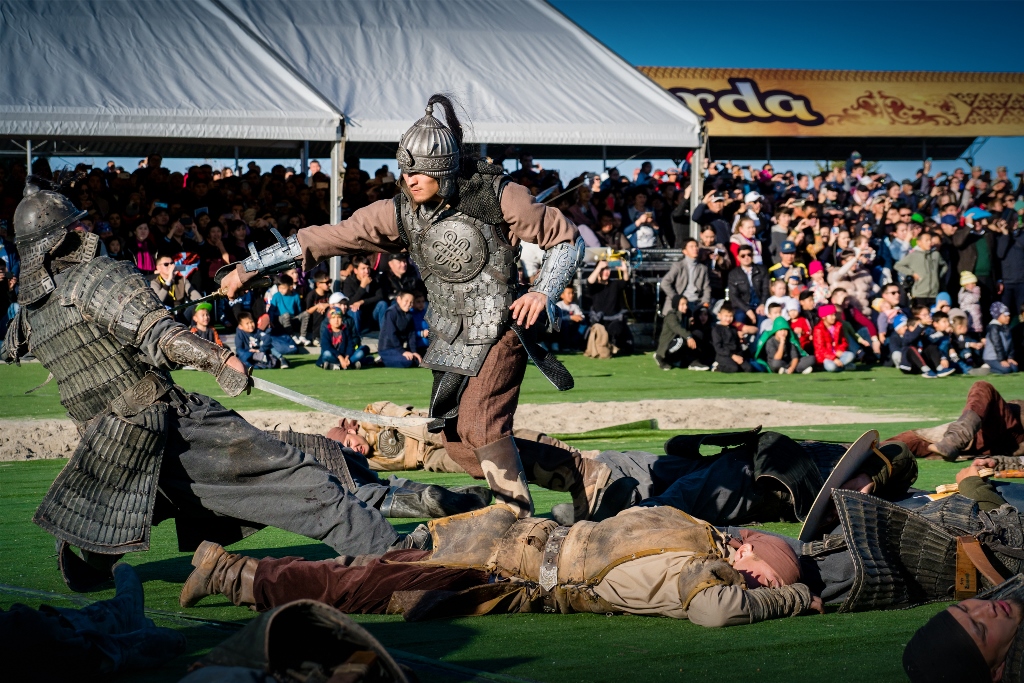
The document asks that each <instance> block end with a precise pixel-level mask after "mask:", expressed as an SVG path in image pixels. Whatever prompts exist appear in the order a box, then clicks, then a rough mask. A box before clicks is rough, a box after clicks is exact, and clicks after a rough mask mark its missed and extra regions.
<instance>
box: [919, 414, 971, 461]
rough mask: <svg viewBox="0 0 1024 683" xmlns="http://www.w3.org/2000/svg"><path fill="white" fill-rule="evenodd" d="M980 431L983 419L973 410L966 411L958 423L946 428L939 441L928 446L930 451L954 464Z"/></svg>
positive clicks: (952, 423)
mask: <svg viewBox="0 0 1024 683" xmlns="http://www.w3.org/2000/svg"><path fill="white" fill-rule="evenodd" d="M979 429H981V417H980V416H979V415H978V414H977V413H975V412H974V411H973V410H965V411H964V412H963V415H961V416H960V417H959V419H957V421H956V422H951V423H950V424H949V426H948V427H946V433H945V434H944V435H943V437H942V438H941V439H940V440H939V441H937V442H935V443H933V444H930V445H929V446H928V450H930V451H931V452H932V453H937V454H939V455H941V456H942V459H943V460H948V461H949V462H953V461H954V460H956V457H957V456H958V455H960V452H961V451H963V450H966V449H967V447H968V446H970V445H971V442H972V441H974V435H975V434H977V433H978V430H979Z"/></svg>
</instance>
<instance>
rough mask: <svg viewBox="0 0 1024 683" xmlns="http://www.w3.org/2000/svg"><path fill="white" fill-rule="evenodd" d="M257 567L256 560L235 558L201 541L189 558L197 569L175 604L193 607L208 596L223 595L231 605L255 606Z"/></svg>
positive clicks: (217, 546)
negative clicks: (254, 585)
mask: <svg viewBox="0 0 1024 683" xmlns="http://www.w3.org/2000/svg"><path fill="white" fill-rule="evenodd" d="M258 564H259V560H257V559H256V558H255V557H246V556H245V555H235V554H233V553H229V552H227V551H225V550H224V548H223V546H220V545H217V544H216V543H214V542H212V541H203V543H202V544H201V545H200V546H199V548H197V549H196V554H195V555H193V556H192V566H193V567H195V568H196V569H195V571H193V572H192V573H191V574H189V576H188V579H186V580H185V585H184V586H182V587H181V595H180V596H179V598H178V603H179V604H180V605H181V606H182V607H194V606H195V605H196V604H197V603H198V602H199V601H200V600H202V599H203V598H205V597H206V596H208V595H223V596H225V597H227V598H228V600H230V601H231V603H232V604H234V605H254V604H256V599H255V598H254V597H253V593H252V584H253V580H254V579H255V578H256V566H257V565H258Z"/></svg>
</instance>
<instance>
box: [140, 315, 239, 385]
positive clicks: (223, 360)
mask: <svg viewBox="0 0 1024 683" xmlns="http://www.w3.org/2000/svg"><path fill="white" fill-rule="evenodd" d="M159 345H160V350H161V351H163V352H164V355H166V356H167V358H169V359H170V360H171V361H172V362H174V363H178V364H179V365H191V366H192V367H195V368H198V369H199V370H202V371H204V372H208V373H210V374H211V375H213V376H214V377H216V378H217V384H219V385H220V388H221V389H223V390H224V393H226V394H227V395H228V396H238V395H239V394H241V393H242V392H243V391H245V390H246V389H248V388H249V387H250V385H251V380H250V379H249V376H248V375H247V374H243V373H240V372H238V371H237V370H234V369H232V368H231V367H230V366H229V365H228V364H227V363H228V359H229V358H231V357H232V356H233V355H235V354H233V353H232V352H231V350H230V349H226V348H223V347H221V346H217V344H215V343H213V342H211V341H207V340H205V339H203V338H202V337H198V336H196V335H194V334H192V333H191V332H189V331H188V330H187V329H185V328H184V327H179V328H178V329H175V330H173V331H172V332H170V333H168V334H166V335H164V336H163V338H161V339H160V344H159Z"/></svg>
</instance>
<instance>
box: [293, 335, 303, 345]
mask: <svg viewBox="0 0 1024 683" xmlns="http://www.w3.org/2000/svg"><path fill="white" fill-rule="evenodd" d="M292 342H294V343H295V345H296V346H302V337H296V336H295V335H294V334H293V335H292Z"/></svg>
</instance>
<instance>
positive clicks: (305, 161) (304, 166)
mask: <svg viewBox="0 0 1024 683" xmlns="http://www.w3.org/2000/svg"><path fill="white" fill-rule="evenodd" d="M299 170H300V172H301V173H302V179H303V180H305V179H306V175H307V174H308V173H309V140H306V141H305V142H303V143H302V156H301V157H300V158H299Z"/></svg>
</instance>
